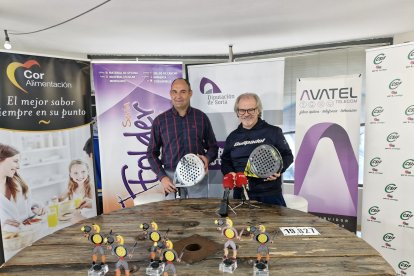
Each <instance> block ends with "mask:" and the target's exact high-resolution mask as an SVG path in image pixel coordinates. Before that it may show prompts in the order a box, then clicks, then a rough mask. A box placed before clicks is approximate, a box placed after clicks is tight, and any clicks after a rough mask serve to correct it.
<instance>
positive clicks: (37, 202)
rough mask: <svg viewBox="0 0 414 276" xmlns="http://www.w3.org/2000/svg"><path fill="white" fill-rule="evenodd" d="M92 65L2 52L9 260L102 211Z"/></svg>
mask: <svg viewBox="0 0 414 276" xmlns="http://www.w3.org/2000/svg"><path fill="white" fill-rule="evenodd" d="M90 95H91V91H90V63H89V61H83V60H71V59H63V58H52V57H44V56H34V55H25V54H17V53H9V52H8V53H4V52H0V191H1V192H0V206H1V208H0V221H1V235H2V242H3V250H4V258H5V261H7V260H8V259H10V258H11V257H12V256H13V255H15V254H16V253H17V252H18V251H19V250H21V249H22V248H24V247H26V246H28V245H30V244H32V243H33V242H34V241H36V240H37V239H39V238H41V237H43V236H45V235H48V234H50V233H53V232H55V231H56V230H59V229H61V228H64V227H66V226H69V225H71V224H73V223H76V222H78V221H80V220H82V219H84V218H87V217H93V216H96V196H95V191H96V190H95V181H94V175H93V171H94V170H93V167H92V166H93V162H92V159H91V158H90V156H89V155H88V154H86V152H85V151H84V148H85V145H86V144H88V140H89V139H90V138H91V131H90V123H91V111H90Z"/></svg>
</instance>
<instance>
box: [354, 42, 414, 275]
mask: <svg viewBox="0 0 414 276" xmlns="http://www.w3.org/2000/svg"><path fill="white" fill-rule="evenodd" d="M366 74H367V78H366V84H367V85H366V87H367V88H366V90H367V91H366V95H367V97H366V123H365V164H364V166H365V167H364V168H365V170H364V189H363V201H362V202H363V205H362V219H361V223H362V225H361V226H362V228H361V232H362V238H363V239H364V240H366V241H367V242H368V243H369V244H371V245H372V246H373V247H374V248H375V249H377V250H378V251H379V252H380V253H381V255H382V256H384V258H385V259H386V260H387V261H388V262H389V263H390V264H391V265H392V266H393V268H394V269H395V271H396V274H397V275H414V218H413V216H414V200H413V195H414V142H413V137H414V43H407V44H401V45H394V46H389V47H382V48H376V49H370V50H367V52H366Z"/></svg>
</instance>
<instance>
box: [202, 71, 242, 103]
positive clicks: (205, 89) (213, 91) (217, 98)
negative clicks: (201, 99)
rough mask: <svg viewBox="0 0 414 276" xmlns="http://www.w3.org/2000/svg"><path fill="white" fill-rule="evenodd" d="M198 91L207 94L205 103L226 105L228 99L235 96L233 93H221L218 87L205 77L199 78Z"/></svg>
mask: <svg viewBox="0 0 414 276" xmlns="http://www.w3.org/2000/svg"><path fill="white" fill-rule="evenodd" d="M200 92H201V94H203V95H207V105H213V106H214V105H227V104H228V100H231V99H235V98H236V96H235V95H234V94H229V93H227V94H224V93H222V92H221V89H220V87H219V86H218V85H217V84H216V83H215V82H214V81H212V80H211V79H209V78H206V77H203V78H201V80H200Z"/></svg>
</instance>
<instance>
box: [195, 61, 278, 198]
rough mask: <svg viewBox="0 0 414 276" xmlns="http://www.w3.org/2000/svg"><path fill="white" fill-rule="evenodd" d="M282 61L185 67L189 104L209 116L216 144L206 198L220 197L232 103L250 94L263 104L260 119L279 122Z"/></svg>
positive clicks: (234, 124) (233, 116) (231, 126)
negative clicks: (241, 96) (189, 87)
mask: <svg viewBox="0 0 414 276" xmlns="http://www.w3.org/2000/svg"><path fill="white" fill-rule="evenodd" d="M284 68H285V60H284V59H283V58H278V59H267V60H256V61H247V62H232V63H222V64H211V65H193V66H188V77H189V81H190V83H191V88H192V90H193V96H192V100H191V105H192V106H194V107H196V108H198V109H201V110H203V111H204V112H205V113H206V114H207V115H208V117H209V119H210V121H211V124H212V126H213V130H214V133H215V135H216V139H217V142H218V145H219V155H218V158H217V159H216V161H215V162H213V163H212V164H210V167H209V175H208V177H209V193H208V196H209V197H222V196H223V188H222V179H223V175H222V174H221V171H220V166H221V154H222V153H223V149H224V143H225V141H226V138H227V136H228V135H229V134H230V132H232V131H233V130H234V129H236V128H237V126H238V124H239V121H238V119H237V116H236V114H235V113H234V103H235V100H236V98H237V96H239V95H240V94H242V93H245V92H254V93H256V94H258V95H259V97H260V98H261V100H262V103H263V114H262V118H263V119H265V120H266V121H267V122H268V123H270V124H273V125H281V124H282V120H283V117H282V116H283V81H284Z"/></svg>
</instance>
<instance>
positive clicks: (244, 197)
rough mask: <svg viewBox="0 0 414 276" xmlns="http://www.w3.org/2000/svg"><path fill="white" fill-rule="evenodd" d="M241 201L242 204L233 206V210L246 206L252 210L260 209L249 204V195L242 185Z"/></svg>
mask: <svg viewBox="0 0 414 276" xmlns="http://www.w3.org/2000/svg"><path fill="white" fill-rule="evenodd" d="M241 199H242V202H241V203H239V204H238V205H237V206H235V207H234V208H233V210H235V209H237V208H239V207H241V206H243V205H247V206H248V207H249V209H252V208H259V209H260V207H259V206H257V205H253V204H251V203H250V199H249V195H248V194H247V189H246V186H245V185H243V193H242V194H241ZM233 212H234V211H233Z"/></svg>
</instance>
